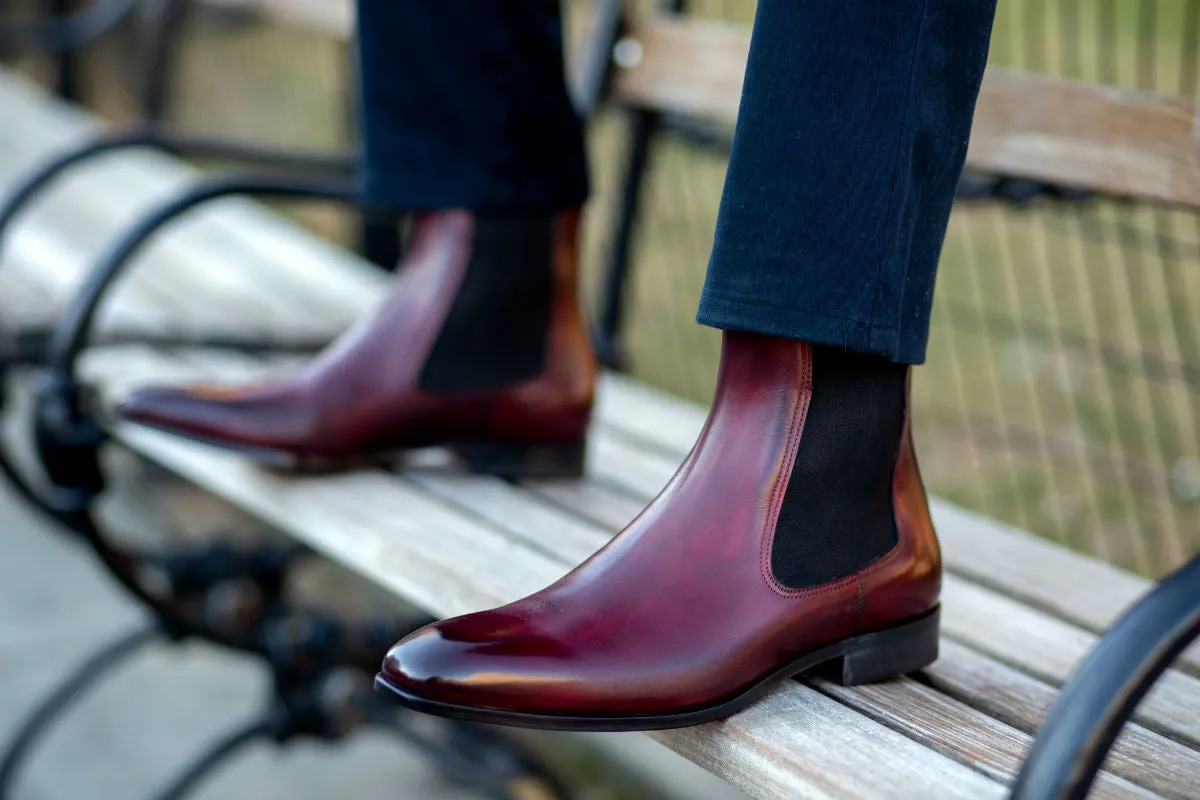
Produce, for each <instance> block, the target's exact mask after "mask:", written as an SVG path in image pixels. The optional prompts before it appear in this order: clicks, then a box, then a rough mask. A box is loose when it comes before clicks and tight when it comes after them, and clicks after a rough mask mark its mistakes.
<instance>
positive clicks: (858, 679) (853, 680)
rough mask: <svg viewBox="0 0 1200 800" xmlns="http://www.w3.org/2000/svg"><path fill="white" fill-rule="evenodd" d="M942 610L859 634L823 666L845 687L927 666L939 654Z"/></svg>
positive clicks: (824, 672)
mask: <svg viewBox="0 0 1200 800" xmlns="http://www.w3.org/2000/svg"><path fill="white" fill-rule="evenodd" d="M940 616H941V609H940V607H939V608H935V609H934V610H933V611H931V612H930V613H929V614H927V615H926V616H924V617H922V618H921V619H919V620H917V621H915V622H910V623H908V624H906V625H901V626H899V627H896V628H892V629H891V630H886V631H879V632H878V633H868V634H865V635H863V636H859V637H856V638H855V640H854V644H853V645H852V649H851V650H850V651H849V652H847V653H846V654H845V655H843V656H842V657H841V658H839V659H836V660H835V661H832V662H830V663H828V664H826V665H824V666H823V667H822V669H821V672H822V673H823V674H826V675H827V676H828V677H830V678H831V679H833V680H834V681H837V682H838V683H840V684H841V685H843V686H858V685H859V684H863V683H874V682H876V681H882V680H886V679H887V678H894V677H896V676H898V675H907V674H908V673H910V672H916V671H917V670H919V669H922V668H923V667H927V666H929V665H930V664H932V663H933V662H934V661H937V657H938V636H939V620H940Z"/></svg>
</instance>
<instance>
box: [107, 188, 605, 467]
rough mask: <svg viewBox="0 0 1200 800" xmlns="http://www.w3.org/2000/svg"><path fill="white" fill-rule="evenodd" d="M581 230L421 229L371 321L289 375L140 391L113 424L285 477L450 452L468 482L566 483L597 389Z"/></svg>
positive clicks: (568, 217)
mask: <svg viewBox="0 0 1200 800" xmlns="http://www.w3.org/2000/svg"><path fill="white" fill-rule="evenodd" d="M578 227H579V214H578V212H569V213H561V214H556V215H555V214H543V215H528V214H525V215H517V214H509V215H504V214H491V215H482V214H473V213H470V212H466V211H446V212H437V213H429V214H424V215H421V216H419V217H417V218H416V220H415V221H414V224H413V230H412V235H411V239H410V245H409V247H408V250H407V252H406V255H405V257H404V260H403V262H402V263H401V266H400V269H399V271H398V275H397V278H396V281H395V284H394V286H393V289H392V291H391V292H390V294H389V296H388V298H387V299H386V301H385V302H384V303H383V305H382V306H381V307H380V308H379V309H378V311H377V312H376V313H374V314H373V315H372V316H370V317H369V318H367V319H364V320H363V321H361V322H360V323H359V324H358V325H356V326H355V327H354V328H352V329H351V330H350V331H348V332H347V333H346V334H345V335H344V336H342V337H341V338H340V339H339V340H338V341H337V342H335V343H334V344H333V345H331V346H330V348H329V349H327V350H326V351H325V352H324V353H322V354H321V355H320V356H319V357H317V358H316V359H315V361H313V362H312V363H311V364H310V365H308V366H307V368H305V369H304V370H302V371H301V372H300V373H299V374H296V375H293V376H291V377H289V378H286V379H283V380H275V381H270V382H266V383H263V384H260V385H254V386H247V387H242V388H223V387H214V386H193V387H189V388H184V389H174V388H151V389H145V390H141V391H138V392H136V393H134V394H133V395H132V396H130V397H129V398H128V399H126V400H125V402H124V403H123V404H122V405H121V407H120V408H119V410H118V413H119V414H120V415H121V416H123V417H124V418H126V419H129V420H132V421H135V422H138V423H141V424H143V425H149V426H152V427H155V428H159V429H162V430H165V431H169V432H172V433H175V434H179V435H181V436H186V437H188V438H191V439H196V440H200V441H203V442H207V443H210V444H213V445H217V446H220V447H224V448H228V449H232V450H237V451H239V452H241V453H244V454H246V455H247V456H250V457H252V458H254V459H256V460H258V461H260V462H262V463H264V464H266V465H270V466H273V467H276V468H282V469H331V468H336V467H341V466H353V465H360V464H363V463H372V462H377V461H382V460H387V459H389V458H391V457H392V456H393V455H394V454H395V453H396V452H397V451H403V450H407V449H412V448H419V447H426V446H431V445H448V446H450V447H451V448H452V449H453V450H455V451H456V452H457V453H459V454H460V455H461V456H462V457H463V458H464V460H465V461H466V463H467V465H468V466H469V467H470V468H472V469H474V470H476V471H479V472H485V473H489V474H495V475H502V476H508V477H559V476H562V477H573V476H578V475H580V474H581V473H582V471H583V459H584V441H585V434H586V431H587V426H588V421H589V417H590V414H591V406H592V396H593V392H594V386H595V375H596V365H595V359H594V357H593V355H592V351H591V346H590V343H589V339H588V336H587V331H586V328H585V325H584V322H583V319H582V316H581V314H580V310H579V305H578V302H577V298H576V267H577V265H576V261H577V249H578V248H577V241H576V237H577V231H578Z"/></svg>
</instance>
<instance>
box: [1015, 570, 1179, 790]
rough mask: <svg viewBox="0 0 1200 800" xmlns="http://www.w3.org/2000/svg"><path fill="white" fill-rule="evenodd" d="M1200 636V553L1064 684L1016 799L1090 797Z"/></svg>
mask: <svg viewBox="0 0 1200 800" xmlns="http://www.w3.org/2000/svg"><path fill="white" fill-rule="evenodd" d="M1198 635H1200V556H1198V557H1196V558H1195V559H1193V560H1192V561H1191V563H1189V564H1187V565H1186V566H1184V567H1183V568H1182V569H1180V570H1179V571H1177V572H1176V573H1175V574H1173V575H1171V576H1170V577H1169V578H1167V579H1166V580H1164V581H1163V582H1162V583H1161V584H1159V585H1158V587H1157V588H1155V589H1154V590H1153V591H1152V592H1150V593H1149V594H1148V595H1146V596H1145V597H1143V598H1142V599H1141V600H1140V601H1138V602H1137V603H1136V604H1135V605H1134V606H1133V607H1132V608H1130V609H1129V610H1128V611H1127V612H1125V614H1124V616H1122V617H1121V619H1120V620H1118V621H1117V623H1116V624H1115V625H1113V627H1112V628H1111V629H1110V630H1109V631H1108V633H1106V634H1105V635H1104V637H1103V638H1101V639H1100V642H1099V643H1098V644H1097V645H1096V647H1095V649H1094V650H1092V652H1091V653H1090V654H1089V655H1088V657H1087V658H1086V659H1084V661H1083V663H1082V664H1080V665H1079V667H1078V668H1077V669H1076V670H1075V674H1074V676H1073V677H1072V678H1071V680H1070V681H1069V682H1068V683H1067V685H1066V686H1065V687H1064V688H1063V691H1062V694H1061V695H1060V696H1059V699H1058V702H1057V703H1056V704H1055V706H1054V708H1053V709H1052V710H1051V711H1050V714H1049V716H1048V717H1047V718H1046V722H1045V724H1044V725H1043V726H1042V729H1041V731H1039V733H1038V735H1037V739H1036V741H1035V742H1034V744H1033V748H1032V749H1031V750H1030V752H1029V757H1028V758H1027V759H1026V761H1025V765H1024V767H1022V769H1021V774H1020V775H1019V776H1017V782H1016V785H1015V786H1014V787H1013V793H1012V797H1013V800H1083V798H1084V797H1085V796H1086V795H1087V793H1088V789H1089V788H1090V787H1091V785H1092V782H1093V781H1094V780H1095V778H1096V773H1097V772H1099V770H1100V766H1101V765H1102V764H1103V763H1104V758H1105V756H1106V755H1107V754H1108V751H1109V749H1110V748H1111V747H1112V744H1113V741H1114V740H1116V738H1117V735H1118V734H1119V733H1120V732H1121V727H1122V726H1123V725H1124V724H1125V721H1126V720H1128V719H1129V717H1130V716H1132V714H1133V712H1134V710H1135V709H1136V708H1137V705H1138V703H1139V702H1140V701H1141V699H1142V697H1144V696H1145V694H1146V692H1148V691H1149V690H1150V688H1151V687H1152V686H1153V685H1154V682H1155V681H1156V680H1158V678H1159V676H1160V675H1162V673H1163V671H1164V670H1166V668H1167V667H1168V666H1170V664H1171V662H1172V661H1174V660H1175V658H1176V657H1177V656H1178V655H1179V654H1180V653H1181V652H1183V650H1184V648H1186V647H1187V646H1188V644H1190V643H1191V642H1192V641H1193V640H1194V639H1195V638H1196V637H1197V636H1198Z"/></svg>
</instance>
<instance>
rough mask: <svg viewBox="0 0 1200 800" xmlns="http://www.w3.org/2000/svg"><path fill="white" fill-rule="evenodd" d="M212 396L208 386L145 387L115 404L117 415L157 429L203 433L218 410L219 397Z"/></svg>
mask: <svg viewBox="0 0 1200 800" xmlns="http://www.w3.org/2000/svg"><path fill="white" fill-rule="evenodd" d="M213 395H214V392H213V391H212V390H211V389H210V388H209V387H191V388H186V389H177V388H169V387H162V386H152V387H147V388H144V389H138V390H136V391H134V392H132V393H130V394H129V395H127V396H126V397H125V398H124V399H123V400H121V402H120V403H119V404H118V405H117V407H116V415H117V416H118V417H119V418H121V419H124V420H129V421H130V422H137V423H141V424H143V425H151V426H153V427H156V428H165V429H168V430H175V431H183V432H188V433H197V434H199V433H204V432H206V431H207V430H208V428H209V426H210V424H211V421H212V419H213V417H215V416H217V415H218V414H219V413H220V408H219V406H220V400H218V399H216V398H215V397H214V396H213Z"/></svg>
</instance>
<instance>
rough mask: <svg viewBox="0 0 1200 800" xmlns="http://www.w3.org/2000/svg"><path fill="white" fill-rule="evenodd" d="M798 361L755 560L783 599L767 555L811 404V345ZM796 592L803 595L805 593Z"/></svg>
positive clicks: (782, 589)
mask: <svg viewBox="0 0 1200 800" xmlns="http://www.w3.org/2000/svg"><path fill="white" fill-rule="evenodd" d="M800 357H801V358H802V359H803V366H802V368H801V370H802V371H801V374H800V386H801V392H802V395H801V398H800V404H799V407H798V408H797V409H796V410H795V411H794V412H792V424H791V427H790V430H789V431H788V440H787V446H786V447H785V449H784V451H783V452H784V455H783V463H782V464H781V465H780V469H779V475H778V477H777V478H776V479H775V488H774V489H773V490H772V491H771V505H770V507H769V508H768V509H767V519H766V521H765V522H764V523H763V532H762V541H761V542H760V545H759V558H758V562H759V571H760V572H761V573H762V576H763V580H765V581H766V582H767V585H768V586H770V587H771V590H772V591H774V592H775V593H776V594H780V595H783V596H784V597H791V596H793V595H792V593H791V592H790V591H789V590H788V589H786V588H785V587H784V586H782V585H781V584H780V583H779V581H777V580H775V575H774V573H773V572H772V570H771V551H772V550H773V548H774V546H775V526H776V523H778V521H779V511H780V508H781V507H782V506H783V496H784V494H785V493H786V492H787V485H788V482H789V481H790V480H791V476H792V467H793V466H795V463H796V451H797V450H798V449H799V448H800V437H801V436H802V435H803V434H804V421H805V420H806V419H807V418H808V409H809V406H810V404H811V403H812V395H813V370H812V367H813V363H812V345H810V344H807V343H806V344H802V345H801V346H800ZM800 591H802V592H803V591H806V590H800Z"/></svg>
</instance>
